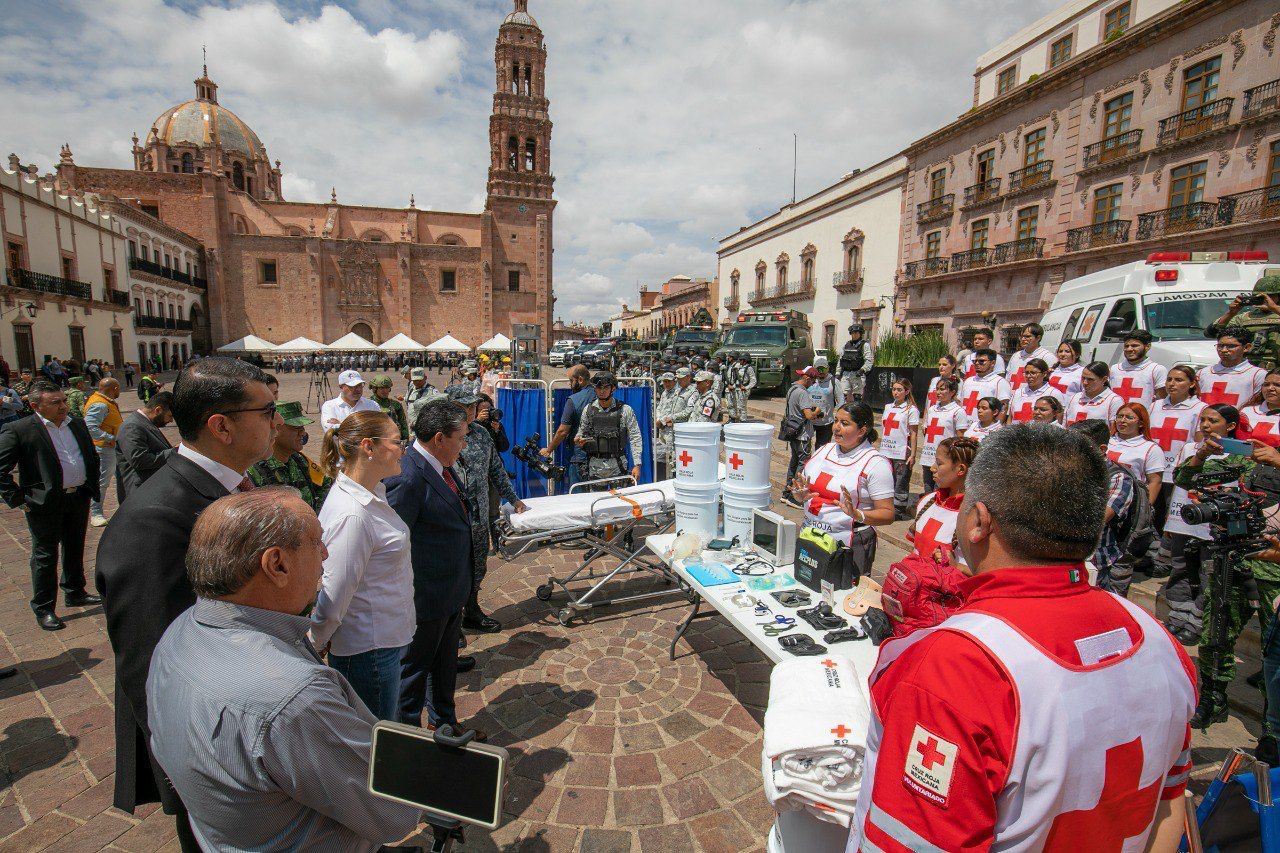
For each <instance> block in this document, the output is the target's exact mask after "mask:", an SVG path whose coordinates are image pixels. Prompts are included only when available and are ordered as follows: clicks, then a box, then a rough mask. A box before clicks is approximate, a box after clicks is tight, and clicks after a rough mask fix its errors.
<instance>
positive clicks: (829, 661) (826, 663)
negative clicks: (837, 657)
mask: <svg viewBox="0 0 1280 853" xmlns="http://www.w3.org/2000/svg"><path fill="white" fill-rule="evenodd" d="M822 665H823V666H825V667H826V668H827V669H835V668H836V662H835V661H833V660H832V659H831V658H827V659H826V660H824V661H823V662H822Z"/></svg>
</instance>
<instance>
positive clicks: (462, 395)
mask: <svg viewBox="0 0 1280 853" xmlns="http://www.w3.org/2000/svg"><path fill="white" fill-rule="evenodd" d="M444 393H445V396H446V397H448V398H449V399H450V400H452V401H453V402H455V403H457V404H459V405H461V406H470V405H472V404H473V403H479V402H480V395H479V394H477V393H476V392H474V391H472V390H471V389H470V388H468V387H467V386H466V385H450V386H449V387H448V388H446V389H444Z"/></svg>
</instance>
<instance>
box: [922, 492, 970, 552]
mask: <svg viewBox="0 0 1280 853" xmlns="http://www.w3.org/2000/svg"><path fill="white" fill-rule="evenodd" d="M963 500H964V495H963V494H958V495H953V494H951V492H950V491H949V490H947V489H938V490H937V491H936V492H931V493H930V494H927V495H925V496H924V497H922V498H921V499H920V503H919V504H917V505H916V523H915V524H913V525H912V526H911V533H910V539H911V544H912V545H914V546H915V549H916V552H917V553H919V554H923V555H924V556H926V557H928V556H930V555H931V554H933V552H934V549H936V548H937V547H938V546H940V545H943V546H946V547H948V548H950V547H951V545H952V543H953V542H954V540H955V538H956V519H957V518H959V516H960V503H961V502H962V501H963ZM926 503H927V504H928V506H927V507H926V506H925V504H926ZM921 508H923V510H924V511H923V512H921ZM959 556H960V555H959V554H958V553H957V554H956V557H957V559H958V558H959Z"/></svg>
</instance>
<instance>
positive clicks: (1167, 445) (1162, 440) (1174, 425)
mask: <svg viewBox="0 0 1280 853" xmlns="http://www.w3.org/2000/svg"><path fill="white" fill-rule="evenodd" d="M1151 437H1152V438H1154V439H1155V441H1156V444H1158V445H1160V449H1161V450H1163V451H1165V452H1166V453H1168V452H1169V450H1171V449H1172V448H1173V443H1174V442H1175V441H1186V440H1187V439H1188V438H1190V437H1191V433H1190V432H1189V431H1188V430H1185V429H1178V419H1177V418H1165V419H1164V423H1163V424H1161V425H1160V426H1159V427H1152V428H1151Z"/></svg>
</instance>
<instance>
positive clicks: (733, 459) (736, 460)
mask: <svg viewBox="0 0 1280 853" xmlns="http://www.w3.org/2000/svg"><path fill="white" fill-rule="evenodd" d="M746 461H747V460H745V459H743V458H742V457H741V456H739V455H738V452H737V451H736V450H735V451H734V453H733V455H732V456H730V457H729V464H730V465H732V466H733V470H735V471H737V470H738V469H739V468H741V467H742V466H743V465H744V464H746Z"/></svg>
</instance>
